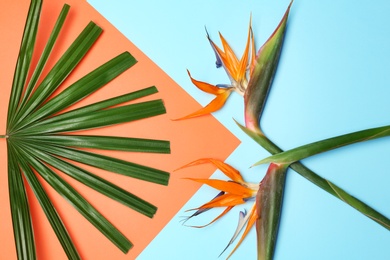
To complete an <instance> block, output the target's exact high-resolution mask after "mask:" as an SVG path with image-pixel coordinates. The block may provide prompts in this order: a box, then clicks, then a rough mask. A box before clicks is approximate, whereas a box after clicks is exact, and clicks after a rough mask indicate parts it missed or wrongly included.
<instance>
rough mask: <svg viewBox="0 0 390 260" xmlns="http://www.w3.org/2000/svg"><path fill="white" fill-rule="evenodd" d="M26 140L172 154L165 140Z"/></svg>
mask: <svg viewBox="0 0 390 260" xmlns="http://www.w3.org/2000/svg"><path fill="white" fill-rule="evenodd" d="M24 138H26V139H27V140H32V141H35V142H39V143H41V142H43V143H47V144H54V145H58V146H70V147H80V148H93V149H102V150H116V151H129V152H150V153H170V143H169V141H164V140H152V139H141V138H127V137H111V136H87V135H41V136H26V137H24Z"/></svg>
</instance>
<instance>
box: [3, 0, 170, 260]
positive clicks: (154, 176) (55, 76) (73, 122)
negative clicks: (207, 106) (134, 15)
mask: <svg viewBox="0 0 390 260" xmlns="http://www.w3.org/2000/svg"><path fill="white" fill-rule="evenodd" d="M41 6H42V1H41V0H32V1H31V5H30V9H29V12H28V15H27V22H26V26H25V30H24V34H23V37H22V42H21V46H20V52H19V57H18V60H17V64H16V69H15V74H14V81H13V85H12V90H11V95H10V101H9V105H8V117H7V132H6V134H5V135H1V136H0V137H1V138H7V148H8V175H9V193H10V206H11V215H12V222H13V227H14V237H15V244H16V249H17V255H18V258H19V259H36V253H35V241H34V229H33V227H32V222H31V216H30V209H29V205H28V196H27V194H26V186H25V185H28V186H30V188H31V190H32V191H33V192H34V195H35V196H36V197H37V199H38V201H39V203H40V205H41V207H42V209H43V211H44V213H45V215H46V217H47V218H48V220H49V223H50V224H51V226H52V228H53V230H54V232H55V234H56V235H57V237H58V239H59V241H60V243H61V245H62V247H63V249H64V251H65V253H66V254H67V256H68V258H69V259H80V256H79V254H78V252H77V249H76V247H75V246H74V244H73V242H72V239H71V237H70V236H69V234H68V232H67V230H66V227H65V225H64V224H63V221H62V219H61V217H60V215H59V214H58V213H57V210H56V208H55V207H54V204H53V203H52V202H51V200H50V198H49V196H48V195H47V193H46V191H45V189H44V188H43V185H42V184H41V181H45V182H47V183H48V184H49V185H50V186H52V187H53V188H54V190H55V191H56V192H58V193H59V194H60V195H61V196H63V197H64V198H65V199H66V200H67V201H68V202H69V203H70V204H71V205H72V206H73V207H74V208H75V209H76V210H77V211H79V212H80V213H81V214H82V215H83V216H84V217H85V218H86V219H87V220H88V221H89V222H91V224H93V225H94V226H95V227H96V228H97V229H98V230H100V231H101V232H102V233H103V234H104V235H105V236H106V237H107V238H108V239H109V240H111V241H112V242H113V243H114V244H115V245H116V246H117V247H118V248H119V249H120V250H121V251H123V252H125V253H126V252H127V251H128V250H129V249H130V248H131V247H132V243H131V242H130V241H129V240H128V239H127V238H126V237H125V236H124V235H123V234H122V233H121V232H120V231H119V230H118V229H117V228H115V226H114V225H113V224H112V223H110V222H109V221H108V220H107V219H106V218H105V217H104V216H103V215H102V214H101V213H100V212H98V211H97V210H96V209H95V208H94V207H93V206H92V205H91V204H90V203H89V202H88V201H87V200H86V199H85V198H83V197H82V196H81V195H80V194H79V193H78V192H77V191H76V190H75V189H74V188H73V187H72V186H71V185H70V184H68V183H67V182H66V181H65V180H64V179H62V178H61V177H60V176H59V175H58V174H57V171H59V172H63V173H65V174H67V175H69V176H70V177H72V178H74V179H76V180H77V181H79V182H81V183H83V184H85V185H86V186H88V187H89V188H92V189H94V190H96V191H98V192H100V193H102V194H104V195H106V196H108V197H109V198H111V199H113V200H116V201H118V202H120V203H122V204H123V205H125V206H127V207H130V208H132V209H134V210H135V211H137V212H139V213H141V214H144V215H146V216H148V217H153V215H154V214H155V213H156V210H157V208H156V206H154V205H153V204H151V203H149V202H147V201H145V200H143V199H141V198H139V197H138V196H136V195H134V194H132V193H130V192H128V191H126V190H124V189H122V188H120V187H118V186H116V185H114V184H112V183H110V182H108V181H107V180H105V179H103V178H101V177H99V176H97V175H95V174H93V173H91V172H89V171H86V170H85V169H83V168H82V166H81V167H80V166H76V165H74V164H73V162H74V161H76V162H78V163H81V164H85V165H90V166H93V167H96V168H100V169H103V170H106V171H110V172H114V173H118V174H122V175H126V176H129V177H133V178H137V179H141V180H145V181H148V182H154V183H157V184H163V185H167V184H168V180H169V173H167V172H165V171H162V170H159V169H154V168H151V167H147V166H144V165H139V164H136V163H132V162H128V161H124V160H119V159H117V158H112V157H109V156H103V155H100V154H99V153H92V152H89V151H86V150H85V149H88V148H92V149H98V150H117V151H127V152H132V151H136V152H148V153H170V143H169V141H165V140H151V139H143V138H134V137H121V136H99V135H76V134H74V133H72V134H71V135H69V134H66V133H67V132H75V131H81V130H86V129H90V128H100V127H105V126H108V125H113V124H122V123H126V122H131V121H135V120H140V119H145V118H149V117H153V116H158V115H161V114H164V113H165V112H166V110H165V107H164V104H163V102H162V100H151V101H144V102H139V103H132V104H126V105H123V104H124V103H127V102H130V101H131V102H134V101H135V100H136V99H139V98H141V97H145V96H148V95H151V94H154V93H156V92H157V89H156V87H154V86H153V87H149V88H145V89H141V90H137V91H134V92H132V93H127V94H124V95H122V96H118V97H114V98H110V99H107V100H103V101H100V102H97V103H94V104H90V105H87V106H84V107H81V108H78V109H73V110H72V109H71V106H72V105H73V104H75V103H77V102H78V101H80V100H82V99H84V98H87V97H88V96H89V95H91V94H92V93H94V92H95V91H98V90H99V89H100V88H102V87H103V86H104V85H106V84H107V83H108V82H110V81H111V80H113V79H114V78H116V77H118V76H119V75H120V74H121V73H124V72H125V71H126V70H128V69H129V68H130V67H132V66H133V65H134V64H135V63H136V62H137V61H136V60H135V58H134V57H133V56H132V55H131V54H130V53H128V52H123V53H122V54H120V55H118V56H117V57H115V58H113V59H111V60H109V61H107V62H106V63H104V64H102V65H101V66H99V67H98V68H96V69H95V70H93V71H91V72H90V73H88V74H87V75H85V76H84V77H82V78H80V79H79V80H78V81H76V82H75V83H73V84H72V85H70V86H69V87H67V88H66V89H65V90H63V91H62V92H60V93H56V94H55V95H54V94H53V93H54V92H55V91H56V90H57V89H59V88H60V87H61V85H62V82H64V80H65V79H66V78H67V77H68V76H69V75H70V74H71V73H72V71H73V70H74V69H75V68H76V67H77V65H78V64H79V62H80V61H81V60H82V59H83V57H84V56H85V55H86V53H88V51H89V50H90V48H91V47H92V45H93V44H94V43H95V42H96V41H97V39H98V37H99V35H100V34H101V32H102V29H101V28H100V27H99V26H97V25H96V24H94V23H93V22H90V23H89V24H88V25H87V26H86V27H85V29H84V30H83V31H82V32H81V33H80V35H79V36H78V37H77V38H76V39H75V40H74V42H73V43H72V44H71V45H70V46H69V48H68V49H67V51H65V53H64V54H63V55H62V57H60V59H59V60H58V61H57V63H56V64H55V65H54V66H53V67H52V68H51V69H50V70H49V72H48V73H47V75H46V76H44V77H43V79H41V80H40V78H41V77H42V71H43V70H44V68H45V65H46V62H47V60H48V59H49V57H50V54H51V52H52V51H53V50H54V49H55V43H56V39H57V38H58V36H59V35H60V33H61V29H62V27H63V25H64V22H65V19H66V16H67V14H68V12H69V6H68V5H64V7H63V9H62V11H61V13H60V15H59V17H58V19H57V22H56V24H55V25H54V28H53V30H52V33H51V35H50V37H49V39H48V42H47V44H46V47H45V48H44V50H43V52H42V54H41V57H40V59H39V61H38V63H37V65H36V66H35V69H33V68H32V66H31V58H32V55H33V52H34V45H35V41H36V37H37V31H38V25H39V18H40V12H41ZM30 73H31V77H30V78H28V75H29V74H30ZM38 82H40V83H39V84H37V83H38ZM65 109H66V110H67V111H66V112H65V111H64V110H65ZM69 109H70V110H69ZM80 149H82V150H80ZM37 175H40V176H41V177H42V178H37ZM24 178H25V180H26V182H24V181H23V179H24Z"/></svg>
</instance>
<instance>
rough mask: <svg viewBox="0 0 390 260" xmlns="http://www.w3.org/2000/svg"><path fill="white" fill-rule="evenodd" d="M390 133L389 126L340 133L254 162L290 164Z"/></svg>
mask: <svg viewBox="0 0 390 260" xmlns="http://www.w3.org/2000/svg"><path fill="white" fill-rule="evenodd" d="M389 135H390V126H382V127H376V128H371V129H366V130H362V131H357V132H353V133H349V134H345V135H340V136H336V137H332V138H328V139H325V140H321V141H317V142H314V143H310V144H306V145H303V146H300V147H297V148H294V149H291V150H289V151H286V152H283V153H280V154H277V155H273V156H270V157H267V158H265V159H263V160H261V161H259V162H258V163H256V164H262V163H270V162H273V163H282V164H290V163H293V162H296V161H299V160H302V159H305V158H307V157H309V156H312V155H316V154H319V153H322V152H326V151H329V150H332V149H336V148H339V147H342V146H346V145H349V144H354V143H358V142H363V141H368V140H373V139H377V138H381V137H385V136H389Z"/></svg>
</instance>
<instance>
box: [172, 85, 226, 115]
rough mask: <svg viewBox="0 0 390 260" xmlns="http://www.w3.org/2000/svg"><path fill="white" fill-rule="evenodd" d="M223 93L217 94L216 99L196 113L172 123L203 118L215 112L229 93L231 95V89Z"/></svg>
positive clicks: (224, 101)
mask: <svg viewBox="0 0 390 260" xmlns="http://www.w3.org/2000/svg"><path fill="white" fill-rule="evenodd" d="M224 90H225V91H224V92H223V93H221V94H219V95H218V96H217V97H216V98H214V99H213V100H212V101H211V102H210V103H209V104H208V105H207V106H205V107H203V108H201V109H199V110H198V111H196V112H194V113H192V114H189V115H187V116H184V117H181V118H177V119H173V120H174V121H177V120H183V119H189V118H193V117H198V116H203V115H207V114H211V113H213V112H215V111H217V110H219V109H220V108H221V107H223V105H224V104H225V103H226V100H227V98H228V97H229V95H230V93H232V89H231V88H227V89H224Z"/></svg>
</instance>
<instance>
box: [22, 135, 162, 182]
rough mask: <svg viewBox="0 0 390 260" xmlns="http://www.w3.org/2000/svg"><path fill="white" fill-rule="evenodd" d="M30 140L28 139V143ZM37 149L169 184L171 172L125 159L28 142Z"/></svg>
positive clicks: (97, 166)
mask: <svg viewBox="0 0 390 260" xmlns="http://www.w3.org/2000/svg"><path fill="white" fill-rule="evenodd" d="M27 142H28V141H27V140H26V143H27ZM28 144H29V145H31V146H32V147H34V148H36V149H44V150H45V151H46V152H48V153H51V154H54V155H57V156H60V157H65V158H68V159H70V160H72V161H76V162H80V163H83V164H86V165H90V166H94V167H96V168H100V169H103V170H106V171H110V172H115V173H119V174H122V175H126V176H129V177H132V178H136V179H140V180H145V181H148V182H153V183H157V184H163V185H168V180H169V173H167V172H165V171H161V170H158V169H154V168H151V167H147V166H143V165H139V164H135V163H131V162H127V161H123V160H120V159H116V158H112V157H108V156H104V155H100V154H95V153H91V152H86V151H78V150H75V149H71V148H62V147H56V146H52V145H48V144H43V143H40V144H39V145H37V144H35V143H31V142H28Z"/></svg>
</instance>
